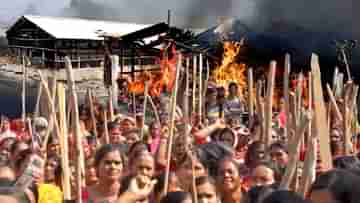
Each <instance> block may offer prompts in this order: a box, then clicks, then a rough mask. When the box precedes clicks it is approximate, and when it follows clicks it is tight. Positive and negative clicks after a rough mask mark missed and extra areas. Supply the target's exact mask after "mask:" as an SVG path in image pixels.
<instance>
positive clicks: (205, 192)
mask: <svg viewBox="0 0 360 203" xmlns="http://www.w3.org/2000/svg"><path fill="white" fill-rule="evenodd" d="M195 186H196V192H197V200H198V203H219V202H221V198H220V196H219V194H218V192H217V190H216V182H215V180H214V179H212V178H211V177H209V176H201V177H198V178H196V180H195Z"/></svg>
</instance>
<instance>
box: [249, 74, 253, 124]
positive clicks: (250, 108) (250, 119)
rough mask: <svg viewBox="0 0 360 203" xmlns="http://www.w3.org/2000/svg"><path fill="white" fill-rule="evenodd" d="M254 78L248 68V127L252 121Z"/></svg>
mask: <svg viewBox="0 0 360 203" xmlns="http://www.w3.org/2000/svg"><path fill="white" fill-rule="evenodd" d="M253 89H254V78H253V69H252V68H249V69H248V109H249V110H248V111H249V123H248V126H249V129H250V128H251V126H252V124H253V122H254V95H253Z"/></svg>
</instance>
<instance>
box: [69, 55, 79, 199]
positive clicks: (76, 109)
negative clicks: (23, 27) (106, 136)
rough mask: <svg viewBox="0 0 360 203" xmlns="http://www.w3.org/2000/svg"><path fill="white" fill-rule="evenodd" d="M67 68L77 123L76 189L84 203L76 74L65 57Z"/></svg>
mask: <svg viewBox="0 0 360 203" xmlns="http://www.w3.org/2000/svg"><path fill="white" fill-rule="evenodd" d="M65 66H66V71H67V80H68V82H69V84H70V86H69V87H68V88H69V89H70V93H71V99H72V100H73V104H74V109H73V116H74V122H75V134H74V135H75V138H76V155H77V160H76V162H77V165H76V186H77V187H76V188H77V200H78V201H77V202H78V203H82V198H81V197H82V175H83V174H82V167H83V166H84V157H83V147H82V136H81V131H80V123H79V109H78V98H77V94H76V89H75V80H74V73H73V69H72V64H71V60H70V58H69V57H65Z"/></svg>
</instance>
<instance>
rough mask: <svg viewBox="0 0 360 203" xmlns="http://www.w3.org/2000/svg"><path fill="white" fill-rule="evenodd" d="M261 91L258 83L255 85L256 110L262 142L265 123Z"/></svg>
mask: <svg viewBox="0 0 360 203" xmlns="http://www.w3.org/2000/svg"><path fill="white" fill-rule="evenodd" d="M261 90H262V82H261V81H258V82H257V84H256V106H257V107H256V110H257V113H258V116H259V121H260V126H261V127H260V129H261V130H260V140H261V141H263V140H264V133H265V125H264V123H265V121H264V101H263V98H262V96H261Z"/></svg>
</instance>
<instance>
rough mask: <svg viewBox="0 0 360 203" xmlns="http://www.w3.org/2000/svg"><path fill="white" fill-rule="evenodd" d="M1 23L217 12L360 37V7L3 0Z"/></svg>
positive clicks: (316, 0) (255, 25) (329, 1)
mask: <svg viewBox="0 0 360 203" xmlns="http://www.w3.org/2000/svg"><path fill="white" fill-rule="evenodd" d="M1 7H3V8H0V22H1V21H9V19H10V20H14V19H16V17H17V16H19V15H23V14H40V15H55V16H76V17H85V18H96V19H106V20H119V21H129V22H137V23H155V22H159V21H166V20H167V10H168V9H170V10H171V11H172V24H174V25H177V26H180V27H202V28H206V27H208V26H211V25H214V24H216V21H217V19H218V17H219V16H231V17H238V18H239V19H240V20H243V21H244V22H245V23H246V24H248V25H249V26H250V27H251V28H252V29H258V30H262V29H265V28H266V27H267V26H269V25H271V24H272V23H273V22H286V23H287V24H291V25H296V26H299V27H302V28H306V29H310V30H312V31H318V32H340V33H346V34H347V35H351V36H352V37H353V38H357V39H359V38H360V37H359V35H360V26H356V25H355V19H360V15H359V14H358V13H359V12H355V10H356V8H360V6H359V5H358V4H355V0H298V1H295V0H222V1H219V0H181V1H179V0H56V1H53V0H5V2H2V5H1Z"/></svg>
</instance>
